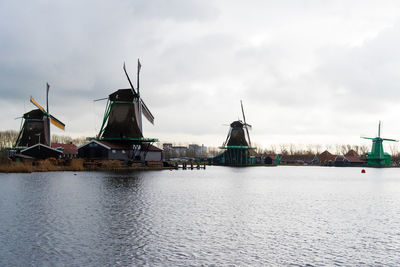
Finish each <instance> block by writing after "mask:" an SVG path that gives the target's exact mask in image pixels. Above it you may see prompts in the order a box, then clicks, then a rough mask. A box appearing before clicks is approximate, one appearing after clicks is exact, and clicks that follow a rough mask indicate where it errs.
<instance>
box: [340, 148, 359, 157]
mask: <svg viewBox="0 0 400 267" xmlns="http://www.w3.org/2000/svg"><path fill="white" fill-rule="evenodd" d="M344 156H345V157H346V158H347V157H348V156H350V157H359V156H360V155H358V153H357V152H355V151H354V150H353V149H350V151H349V152H347V153H346V155H344Z"/></svg>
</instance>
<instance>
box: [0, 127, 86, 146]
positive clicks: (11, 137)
mask: <svg viewBox="0 0 400 267" xmlns="http://www.w3.org/2000/svg"><path fill="white" fill-rule="evenodd" d="M18 134H19V132H18V131H15V130H6V131H0V149H4V148H7V147H13V146H14V145H15V142H16V141H17V138H18ZM51 142H52V143H61V144H69V143H72V144H75V145H77V146H80V145H83V144H84V143H85V142H86V138H85V137H78V138H72V137H70V136H66V135H55V134H53V135H52V136H51Z"/></svg>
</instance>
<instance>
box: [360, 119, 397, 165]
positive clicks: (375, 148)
mask: <svg viewBox="0 0 400 267" xmlns="http://www.w3.org/2000/svg"><path fill="white" fill-rule="evenodd" d="M361 138H364V139H370V140H372V149H371V152H368V153H367V161H368V165H369V166H386V165H390V162H391V161H390V155H389V154H388V153H386V152H384V151H383V144H382V142H383V141H391V142H398V140H394V139H387V138H381V122H380V121H379V126H378V136H377V137H375V138H371V137H361Z"/></svg>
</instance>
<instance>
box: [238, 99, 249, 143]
mask: <svg viewBox="0 0 400 267" xmlns="http://www.w3.org/2000/svg"><path fill="white" fill-rule="evenodd" d="M240 106H241V107H242V114H243V122H244V127H245V128H246V133H247V138H248V140H249V145H250V146H251V141H250V134H249V129H248V128H247V127H248V126H249V125H248V124H247V123H246V117H245V116H244V109H243V103H242V100H240Z"/></svg>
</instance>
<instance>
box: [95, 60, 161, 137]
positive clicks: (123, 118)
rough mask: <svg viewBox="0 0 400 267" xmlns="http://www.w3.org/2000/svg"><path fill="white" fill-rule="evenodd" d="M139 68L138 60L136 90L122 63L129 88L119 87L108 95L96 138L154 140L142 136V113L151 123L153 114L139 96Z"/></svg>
mask: <svg viewBox="0 0 400 267" xmlns="http://www.w3.org/2000/svg"><path fill="white" fill-rule="evenodd" d="M140 68H141V65H140V62H139V60H138V71H137V92H136V90H135V88H134V87H133V84H132V82H131V79H130V78H129V75H128V73H127V71H126V67H125V63H124V66H123V69H124V72H125V75H126V77H127V79H128V82H129V85H130V88H128V89H119V90H117V91H115V92H114V93H112V94H110V95H109V96H108V101H107V105H106V110H105V113H104V118H103V122H102V125H101V128H100V131H99V133H98V135H97V139H98V140H108V141H113V140H121V141H138V142H141V141H155V139H154V140H153V139H145V138H143V127H142V115H144V116H145V117H146V119H147V120H148V121H149V122H150V123H152V124H154V116H153V115H152V114H151V112H150V110H149V109H148V108H147V106H146V104H145V103H144V101H143V99H142V98H141V97H140V91H139V73H140Z"/></svg>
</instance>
